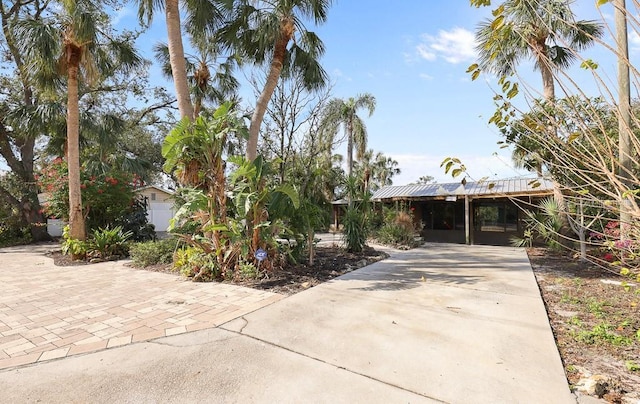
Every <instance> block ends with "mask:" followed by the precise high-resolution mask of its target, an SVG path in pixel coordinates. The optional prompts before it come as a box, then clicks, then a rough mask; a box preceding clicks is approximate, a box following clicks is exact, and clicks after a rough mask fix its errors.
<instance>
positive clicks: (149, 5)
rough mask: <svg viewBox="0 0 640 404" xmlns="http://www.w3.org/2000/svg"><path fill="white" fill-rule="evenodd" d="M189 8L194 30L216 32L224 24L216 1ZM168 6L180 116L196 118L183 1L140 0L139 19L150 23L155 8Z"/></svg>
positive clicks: (194, 0)
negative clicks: (185, 35) (185, 41)
mask: <svg viewBox="0 0 640 404" xmlns="http://www.w3.org/2000/svg"><path fill="white" fill-rule="evenodd" d="M185 6H186V11H187V21H186V22H185V25H186V27H187V28H188V30H189V31H190V33H193V32H198V33H202V32H212V30H213V29H214V28H215V27H216V26H217V24H219V23H220V21H221V18H222V15H221V13H220V11H219V10H218V8H217V6H216V4H215V2H213V1H207V0H189V1H186V2H185ZM163 7H164V12H165V22H166V25H167V39H168V41H167V49H168V54H169V64H170V65H171V77H173V84H174V86H175V90H176V98H177V101H178V109H179V110H180V117H181V118H183V119H184V118H186V119H189V120H192V119H193V118H194V107H193V104H192V102H191V92H190V91H189V81H188V79H187V62H186V59H185V53H184V44H183V42H182V26H181V19H180V1H179V0H165V1H156V0H138V18H139V19H140V22H141V23H142V24H143V25H146V26H149V25H150V24H151V20H152V19H153V14H154V12H155V11H157V10H159V9H161V8H163Z"/></svg>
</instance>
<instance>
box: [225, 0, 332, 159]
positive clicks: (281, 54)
mask: <svg viewBox="0 0 640 404" xmlns="http://www.w3.org/2000/svg"><path fill="white" fill-rule="evenodd" d="M219 1H220V3H226V5H227V12H228V18H227V20H226V21H227V22H226V23H225V24H224V25H223V27H222V29H221V30H220V31H219V35H220V38H221V40H222V41H223V42H224V44H225V46H226V47H227V48H229V49H231V50H234V51H235V52H236V53H237V54H239V55H240V56H241V57H242V58H243V59H245V60H248V61H250V62H252V63H254V64H256V65H263V64H267V63H268V66H269V68H268V73H267V77H266V81H265V84H264V88H263V89H262V92H261V93H260V95H259V97H258V100H257V102H256V108H255V109H254V111H253V114H252V116H251V124H250V127H249V140H248V142H247V150H246V157H247V159H248V160H250V161H252V160H254V159H255V158H256V155H257V150H258V138H259V134H260V126H261V125H262V121H263V118H264V114H265V112H266V111H267V106H268V104H269V100H270V99H271V96H272V95H273V92H274V90H275V88H276V85H277V84H278V80H279V78H280V76H281V75H286V76H292V77H293V76H299V77H300V78H301V79H302V82H303V84H304V85H305V87H306V88H307V89H309V90H316V89H319V88H321V87H322V86H324V84H325V83H326V81H327V74H326V72H325V71H324V70H323V69H322V67H321V66H320V63H319V61H318V59H319V58H320V56H322V54H323V53H324V45H323V44H322V41H321V40H320V38H319V37H318V36H317V35H316V34H315V33H314V32H311V31H309V30H307V28H306V27H305V25H304V24H303V19H312V20H313V22H314V23H315V24H320V23H323V22H324V21H326V19H327V11H328V9H329V7H330V5H331V3H332V0H274V1H256V0H238V1H233V2H231V1H228V0H227V1H226V2H225V1H224V0H219Z"/></svg>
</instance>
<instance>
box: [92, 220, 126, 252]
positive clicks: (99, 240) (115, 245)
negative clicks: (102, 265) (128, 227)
mask: <svg viewBox="0 0 640 404" xmlns="http://www.w3.org/2000/svg"><path fill="white" fill-rule="evenodd" d="M132 235H133V233H132V232H131V231H127V232H123V231H122V227H121V226H116V227H114V228H109V227H106V228H99V229H98V230H94V231H93V233H92V238H91V240H89V243H88V244H89V247H88V249H87V255H88V256H90V257H91V258H101V259H110V258H112V257H126V256H128V255H129V244H128V243H127V241H128V240H129V239H130V238H131V236H132Z"/></svg>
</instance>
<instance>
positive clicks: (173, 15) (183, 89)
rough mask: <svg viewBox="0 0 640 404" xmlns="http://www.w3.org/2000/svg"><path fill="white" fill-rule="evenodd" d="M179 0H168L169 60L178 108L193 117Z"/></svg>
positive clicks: (184, 114)
mask: <svg viewBox="0 0 640 404" xmlns="http://www.w3.org/2000/svg"><path fill="white" fill-rule="evenodd" d="M178 1H179V0H166V2H165V15H166V20H167V36H168V44H167V45H168V47H169V62H170V63H171V74H172V76H173V84H174V85H175V88H176V98H177V100H178V110H179V111H180V117H181V118H185V117H186V118H188V119H189V120H192V119H193V105H192V104H191V97H190V95H189V85H188V83H187V66H186V62H185V57H184V47H183V46H182V31H181V27H180V8H179V4H178Z"/></svg>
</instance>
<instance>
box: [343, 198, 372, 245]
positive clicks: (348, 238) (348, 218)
mask: <svg viewBox="0 0 640 404" xmlns="http://www.w3.org/2000/svg"><path fill="white" fill-rule="evenodd" d="M368 232H369V231H368V228H367V222H366V215H365V213H364V212H362V211H360V210H359V209H358V208H356V207H354V206H351V207H348V208H347V210H346V212H345V215H344V239H345V244H346V246H347V251H349V252H361V251H362V250H364V247H365V245H366V243H367V236H368Z"/></svg>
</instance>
